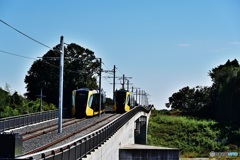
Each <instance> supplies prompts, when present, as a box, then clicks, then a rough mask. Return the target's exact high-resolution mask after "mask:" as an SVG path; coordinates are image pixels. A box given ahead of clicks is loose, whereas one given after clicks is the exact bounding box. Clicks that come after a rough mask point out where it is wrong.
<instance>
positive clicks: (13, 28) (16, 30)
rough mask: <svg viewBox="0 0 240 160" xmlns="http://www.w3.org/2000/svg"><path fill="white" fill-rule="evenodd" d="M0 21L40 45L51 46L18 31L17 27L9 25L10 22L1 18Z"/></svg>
mask: <svg viewBox="0 0 240 160" xmlns="http://www.w3.org/2000/svg"><path fill="white" fill-rule="evenodd" d="M0 21H1V22H2V23H3V24H5V25H7V26H8V27H10V28H12V29H14V30H15V31H17V32H18V33H20V34H22V35H24V36H25V37H27V38H29V39H31V40H32V41H34V42H36V43H38V44H40V45H42V46H44V47H47V48H51V47H49V46H47V45H45V44H43V43H41V42H39V41H38V40H36V39H34V38H32V37H30V36H28V35H26V34H25V33H23V32H21V31H19V30H18V29H16V28H14V27H13V26H11V25H10V24H8V23H6V22H4V21H3V20H1V19H0Z"/></svg>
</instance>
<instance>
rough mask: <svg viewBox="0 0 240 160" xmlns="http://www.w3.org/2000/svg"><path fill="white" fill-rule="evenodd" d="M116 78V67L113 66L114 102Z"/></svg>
mask: <svg viewBox="0 0 240 160" xmlns="http://www.w3.org/2000/svg"><path fill="white" fill-rule="evenodd" d="M115 78H116V66H115V65H114V66H113V100H114V92H115Z"/></svg>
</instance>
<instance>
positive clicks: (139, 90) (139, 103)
mask: <svg viewBox="0 0 240 160" xmlns="http://www.w3.org/2000/svg"><path fill="white" fill-rule="evenodd" d="M140 96H141V90H140V89H139V106H140V105H141V101H140Z"/></svg>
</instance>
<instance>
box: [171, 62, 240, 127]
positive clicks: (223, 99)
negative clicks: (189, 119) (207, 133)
mask: <svg viewBox="0 0 240 160" xmlns="http://www.w3.org/2000/svg"><path fill="white" fill-rule="evenodd" d="M209 76H210V77H211V78H212V81H213V84H212V86H211V87H198V86H197V87H195V88H189V87H183V88H182V89H180V90H179V91H178V92H176V93H174V94H173V95H172V96H171V97H170V98H169V102H168V103H166V107H168V108H171V109H177V110H180V111H182V112H184V113H185V114H187V115H191V116H194V117H199V118H208V119H215V120H217V121H218V122H224V123H230V124H235V123H238V124H240V116H239V114H240V65H239V63H238V61H237V60H236V59H235V60H233V61H230V60H228V61H227V62H226V64H224V65H220V66H218V67H216V68H213V69H212V70H211V71H210V72H209Z"/></svg>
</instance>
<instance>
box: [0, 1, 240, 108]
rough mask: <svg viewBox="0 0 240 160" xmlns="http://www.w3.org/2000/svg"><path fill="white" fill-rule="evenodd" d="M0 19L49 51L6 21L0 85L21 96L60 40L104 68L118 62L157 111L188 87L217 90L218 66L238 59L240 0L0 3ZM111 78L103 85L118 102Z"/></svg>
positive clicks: (1, 27)
mask: <svg viewBox="0 0 240 160" xmlns="http://www.w3.org/2000/svg"><path fill="white" fill-rule="evenodd" d="M0 20H2V21H4V22H6V23H7V24H9V25H11V26H13V27H14V28H16V29H18V30H19V31H21V32H22V33H24V34H26V35H28V36H30V37H32V38H34V39H35V40H37V41H39V42H41V43H43V44H45V45H46V46H49V47H50V48H48V47H46V46H43V45H41V44H39V43H36V42H35V41H33V40H31V39H29V38H27V37H26V36H23V35H22V34H20V33H18V32H16V31H15V30H13V29H12V28H10V27H9V26H7V25H6V24H4V23H2V22H1V21H0V87H2V88H5V85H6V83H7V84H9V85H10V90H11V92H14V91H17V92H18V93H20V94H24V93H25V92H26V88H25V87H26V84H25V83H24V78H25V76H26V74H27V71H28V70H29V69H30V67H31V65H32V64H33V62H34V61H35V59H37V57H42V56H43V55H44V54H45V53H47V52H48V51H49V49H51V48H52V47H54V46H56V45H57V44H59V43H60V36H64V42H65V43H67V44H69V43H76V44H78V45H80V46H82V47H84V48H88V49H90V50H92V51H93V52H94V53H95V56H96V57H98V58H102V61H103V63H104V65H103V70H112V69H113V66H114V65H116V67H117V72H116V75H117V76H118V77H121V76H122V75H123V74H124V75H125V76H126V77H132V78H131V79H130V78H129V80H130V84H131V86H133V87H135V88H140V90H144V91H145V92H146V93H148V94H149V97H148V100H149V103H150V104H153V105H154V106H155V108H157V109H167V108H166V107H165V103H167V102H168V98H169V97H171V95H172V94H173V93H175V92H178V91H179V89H181V88H183V87H186V86H189V87H196V86H211V84H212V81H211V78H210V77H209V76H208V73H209V71H210V70H211V69H212V68H215V67H217V66H219V65H220V64H225V63H226V61H227V60H228V59H229V60H234V59H237V60H239V59H240V1H239V0H194V1H193V0H148V1H146V0H119V1H117V0H101V1H99V0H88V1H85V0H71V1H67V0H65V1H64V0H51V1H49V0H41V1H28V0H21V1H18V0H0ZM6 52H8V53H12V54H17V55H21V56H23V57H19V56H14V55H11V54H7V53H6ZM24 57H29V58H24ZM108 76H111V75H110V74H109V73H103V78H102V87H103V89H104V90H105V91H106V94H107V96H108V97H112V87H113V86H112V84H111V83H112V81H113V79H111V78H106V77H108ZM117 83H120V81H119V79H117ZM116 87H117V88H118V89H120V88H121V86H120V84H117V86H116ZM39 90H40V89H39Z"/></svg>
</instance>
